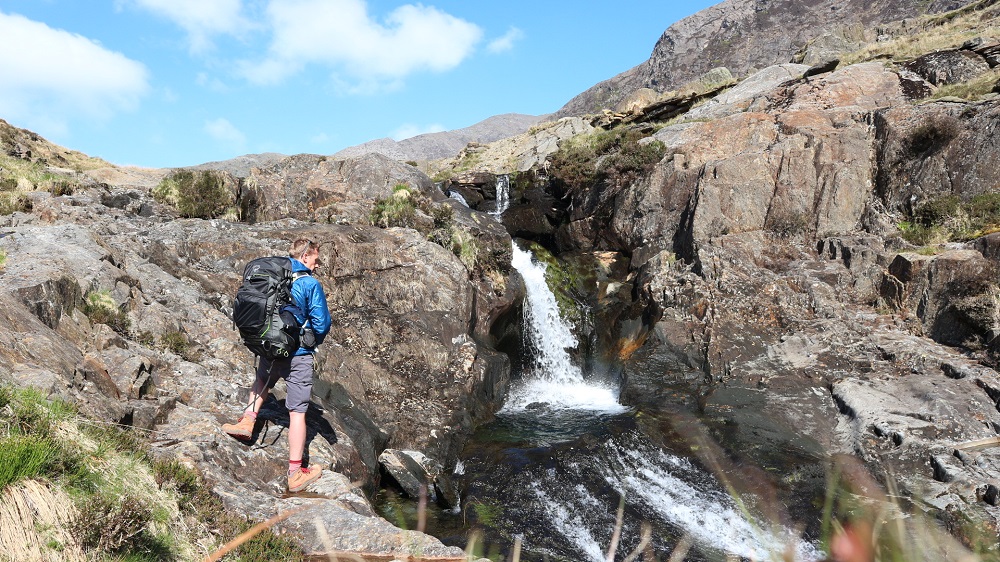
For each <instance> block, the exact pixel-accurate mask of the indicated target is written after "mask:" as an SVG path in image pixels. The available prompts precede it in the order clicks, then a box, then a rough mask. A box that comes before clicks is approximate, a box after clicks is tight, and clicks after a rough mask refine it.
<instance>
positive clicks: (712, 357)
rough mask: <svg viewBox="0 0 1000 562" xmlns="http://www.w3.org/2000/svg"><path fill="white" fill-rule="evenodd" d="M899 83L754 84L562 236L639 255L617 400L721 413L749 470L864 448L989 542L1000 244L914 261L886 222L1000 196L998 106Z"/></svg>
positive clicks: (734, 93)
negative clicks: (760, 460)
mask: <svg viewBox="0 0 1000 562" xmlns="http://www.w3.org/2000/svg"><path fill="white" fill-rule="evenodd" d="M793 70H794V69H793ZM906 72H907V71H903V70H899V71H897V70H893V69H890V68H887V67H885V66H883V65H881V64H857V65H851V66H847V67H843V68H838V69H837V70H835V71H833V72H827V73H821V74H818V75H816V76H810V77H808V78H799V77H797V76H791V77H789V68H788V67H781V68H774V69H766V70H764V71H761V76H760V78H759V79H754V80H752V81H748V83H746V84H745V85H741V86H738V87H736V88H733V89H732V90H730V91H729V92H728V93H727V94H724V95H722V96H718V97H717V98H716V99H715V100H714V101H712V102H709V103H707V104H704V105H702V106H700V107H699V108H696V109H695V110H694V111H692V113H693V114H697V115H698V116H699V117H698V120H694V121H689V122H685V123H680V124H676V125H669V126H667V127H664V128H663V129H661V130H659V131H658V132H657V133H656V134H655V138H656V139H657V140H660V141H661V142H663V143H664V145H665V146H666V154H665V156H664V158H663V160H662V161H661V162H660V163H659V164H658V165H657V167H656V168H655V169H654V171H653V172H652V173H651V174H650V175H649V176H647V177H645V178H643V179H641V180H639V181H637V182H635V183H633V184H632V185H629V186H625V187H624V188H623V189H621V190H607V191H600V190H601V187H600V186H599V187H598V188H597V192H596V193H593V192H591V193H585V194H582V195H581V196H580V198H579V199H578V200H574V202H573V203H574V205H573V212H572V215H571V217H570V221H571V222H570V223H569V224H568V225H565V226H564V227H562V230H561V232H560V238H559V239H560V240H567V241H568V242H567V244H566V246H567V247H570V248H572V247H588V246H587V244H590V243H592V242H593V240H599V241H601V242H599V245H600V247H599V248H597V249H600V250H608V251H617V252H621V253H622V254H624V255H630V256H631V261H630V263H629V268H628V269H629V272H628V274H627V275H628V278H629V279H630V282H631V285H632V287H633V290H632V292H633V295H636V297H637V298H636V302H637V303H641V305H642V306H636V307H633V309H632V311H631V312H629V313H627V314H626V315H625V316H624V317H623V318H620V319H619V320H618V322H619V326H623V327H624V326H632V327H633V328H632V332H631V335H630V337H631V338H632V340H631V341H632V342H633V343H632V345H631V347H629V349H633V350H634V351H632V352H630V353H624V354H623V355H624V357H623V359H624V367H623V372H622V379H623V387H622V391H621V397H622V400H623V401H624V402H626V403H630V404H635V405H638V406H641V407H643V408H647V409H652V410H659V409H664V410H667V411H668V413H669V412H670V411H672V410H673V409H674V408H676V407H677V406H676V405H673V406H668V404H675V403H676V402H677V401H678V400H680V401H681V403H683V404H686V405H687V407H690V408H692V409H697V410H698V411H706V409H707V411H710V412H721V413H717V414H714V415H717V416H718V417H720V418H721V419H724V420H725V423H726V424H727V425H726V427H727V428H728V429H727V431H729V432H731V433H733V434H734V435H736V436H737V437H736V441H737V442H740V443H750V444H753V446H752V447H751V446H748V448H747V450H745V451H733V454H735V455H737V456H743V455H745V456H746V457H747V460H748V462H754V460H755V458H756V457H755V455H760V454H763V453H760V452H759V449H766V448H767V447H769V446H773V447H788V448H789V449H794V450H797V451H800V452H801V454H803V455H805V456H808V457H812V458H827V457H832V456H833V455H838V454H841V453H848V454H851V455H854V456H856V457H858V458H860V459H862V460H863V461H864V462H865V464H866V466H867V469H868V470H869V471H871V472H872V473H873V474H875V475H876V476H877V478H878V479H879V480H880V481H883V482H889V481H893V482H895V483H896V484H897V485H898V486H899V488H900V490H901V492H902V493H903V494H905V495H912V496H915V497H930V498H933V500H929V501H932V503H933V509H934V510H936V511H935V512H936V513H937V514H938V515H939V516H940V517H941V518H942V519H943V520H945V521H951V520H952V519H951V518H952V517H953V514H955V513H962V514H966V515H968V516H969V517H972V518H973V519H974V520H975V521H977V522H978V523H977V524H982V525H984V526H985V527H984V528H987V529H993V530H996V529H997V527H998V522H1000V511H998V510H997V507H996V494H995V493H994V492H993V491H992V490H995V488H996V482H997V479H998V478H1000V471H998V468H1000V465H998V463H1000V448H997V447H984V448H973V449H969V450H968V451H966V450H964V449H962V448H961V446H962V444H963V443H970V442H976V441H980V440H983V439H988V438H993V437H996V435H997V434H998V433H1000V411H998V406H997V404H998V398H1000V395H998V394H997V393H996V390H995V389H996V388H997V380H998V374H997V372H996V371H995V370H994V367H995V366H996V347H995V346H996V339H995V338H996V333H997V332H996V329H997V328H996V327H997V326H998V325H1000V309H998V306H997V304H996V303H997V300H996V297H995V295H996V291H997V289H996V287H997V283H996V274H995V271H996V267H997V265H998V262H997V255H998V252H997V251H995V249H994V246H995V241H994V240H993V238H992V237H984V238H982V239H980V240H977V241H974V242H971V243H969V244H960V243H956V244H952V245H949V246H947V247H945V248H943V249H942V250H941V251H939V252H938V253H936V254H935V255H922V254H919V253H916V252H913V251H907V250H908V249H909V250H912V249H914V248H906V244H905V242H902V241H901V240H900V239H899V237H898V229H897V227H896V223H897V222H898V221H899V220H900V219H899V217H900V216H901V214H902V213H904V212H907V211H910V210H912V209H913V207H914V206H915V205H917V204H919V203H920V202H922V201H927V200H931V199H933V198H934V197H940V196H942V195H950V194H954V195H958V196H960V197H963V198H971V197H972V196H973V195H975V194H978V193H983V192H988V191H990V190H991V189H992V187H991V186H994V185H995V184H996V181H997V177H996V170H997V169H1000V167H998V166H995V164H996V159H997V156H998V154H1000V153H998V151H997V148H996V147H997V146H1000V143H997V142H996V139H995V138H994V137H995V135H996V131H997V128H996V126H995V124H996V118H995V117H996V111H997V104H998V102H997V101H996V100H995V99H994V100H990V101H984V102H978V103H962V104H959V103H955V102H947V101H944V102H933V103H925V104H922V105H914V104H912V103H911V102H910V101H909V96H910V90H911V88H912V82H913V80H921V79H920V78H914V77H912V76H905V77H904V76H903V75H904V74H905V73H906ZM973 146H975V147H977V148H976V149H975V150H972V149H971V147H973ZM608 209H611V210H612V211H613V215H612V220H611V221H610V222H609V221H607V220H602V219H601V218H598V217H601V216H602V215H601V214H600V211H601V210H605V211H606V210H608ZM994 236H995V235H994ZM598 314H600V311H598ZM637 325H641V326H643V328H641V329H636V328H635V326H637ZM621 335H622V336H624V335H625V334H624V332H623V333H622V334H621ZM751 449H754V450H751Z"/></svg>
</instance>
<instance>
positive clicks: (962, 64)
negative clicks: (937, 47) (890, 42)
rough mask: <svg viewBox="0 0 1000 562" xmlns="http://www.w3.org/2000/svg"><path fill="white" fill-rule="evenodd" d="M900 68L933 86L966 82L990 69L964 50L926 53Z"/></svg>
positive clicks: (970, 52) (978, 58)
mask: <svg viewBox="0 0 1000 562" xmlns="http://www.w3.org/2000/svg"><path fill="white" fill-rule="evenodd" d="M902 66H903V68H905V69H907V70H910V71H912V72H915V73H916V74H917V75H919V76H920V77H922V78H923V79H924V80H927V81H928V82H930V83H931V84H933V85H935V86H947V85H948V84H958V83H959V82H968V81H969V80H971V79H973V78H975V77H976V76H979V75H980V74H982V73H984V72H987V71H989V69H990V65H989V64H988V63H987V62H986V60H985V59H984V58H983V57H982V56H980V55H979V54H978V53H976V52H973V51H968V50H964V49H959V50H954V51H938V52H936V53H928V54H926V55H923V56H920V57H917V58H915V59H913V60H911V61H908V62H905V63H903V65H902Z"/></svg>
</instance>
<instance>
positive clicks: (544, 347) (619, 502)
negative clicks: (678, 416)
mask: <svg viewBox="0 0 1000 562" xmlns="http://www.w3.org/2000/svg"><path fill="white" fill-rule="evenodd" d="M513 252H514V259H513V266H514V267H515V268H516V269H517V270H518V272H519V273H520V274H521V275H522V277H523V278H524V280H525V285H526V288H527V297H526V302H525V305H524V317H525V318H524V322H525V325H524V333H525V340H526V341H525V342H524V346H525V349H526V354H525V355H526V357H525V358H523V360H522V362H521V363H522V367H521V369H520V372H519V373H513V378H514V382H513V383H512V388H511V391H510V394H509V396H508V399H507V401H506V403H505V405H504V407H503V409H502V410H501V411H500V412H498V413H497V416H496V420H495V421H494V422H492V423H490V424H487V425H485V426H483V427H481V428H480V429H479V430H478V431H477V433H476V434H475V435H474V436H473V438H472V439H471V441H470V443H469V444H468V445H467V447H466V449H465V451H464V453H463V455H462V459H461V462H460V463H459V465H458V467H456V471H455V472H456V474H455V477H456V480H458V481H459V482H461V484H462V486H463V489H464V493H463V497H462V505H461V506H460V507H459V508H458V509H457V510H453V511H446V510H441V509H437V508H433V509H432V510H431V512H430V517H429V519H428V527H427V532H429V533H430V534H432V535H435V536H437V537H438V538H440V539H441V540H442V541H443V542H445V543H446V544H450V545H456V546H461V547H466V545H467V543H469V542H470V540H471V541H474V542H476V543H477V547H476V549H475V552H476V553H477V554H480V555H482V556H487V557H489V558H491V559H493V560H507V559H510V557H511V553H512V551H511V549H512V545H513V543H514V542H515V541H516V540H519V541H520V543H521V545H522V546H521V551H520V552H521V554H520V559H521V560H525V561H534V560H567V561H588V562H600V561H604V560H607V559H608V550H609V548H610V545H612V543H613V542H614V541H615V540H616V539H615V537H614V534H615V530H616V529H617V528H620V538H618V539H617V540H618V545H617V548H616V551H615V556H614V559H615V560H627V559H632V560H634V559H642V560H647V559H649V560H651V559H653V558H649V557H648V553H652V555H653V556H655V559H658V560H667V559H670V557H671V555H672V554H681V555H683V556H681V557H680V558H678V559H683V560H741V559H742V560H769V559H777V558H778V557H780V556H781V555H782V554H783V553H785V552H789V551H792V552H794V559H795V560H800V561H810V560H819V559H821V558H822V556H821V554H820V553H819V551H818V549H817V547H816V546H815V545H814V544H813V543H812V542H811V541H809V540H805V539H802V538H800V534H799V533H797V532H795V531H793V530H791V529H789V528H787V527H785V526H783V525H777V524H772V523H770V522H768V519H767V518H765V517H763V515H762V514H761V513H759V512H758V511H759V510H758V509H756V508H755V507H754V506H752V505H747V504H746V503H744V502H741V501H738V500H736V499H734V497H733V496H732V495H731V494H730V493H728V492H727V489H726V486H725V485H723V484H722V483H720V481H719V480H718V479H717V477H716V476H715V475H713V472H712V471H711V470H709V469H708V468H707V467H705V466H704V465H703V463H702V461H700V460H699V459H698V457H697V456H696V455H694V454H692V450H693V449H694V447H692V444H691V443H690V442H689V441H686V440H685V438H683V437H681V436H679V435H678V434H677V432H674V431H671V430H664V429H663V427H664V426H669V425H672V424H674V423H675V421H674V420H669V419H665V415H664V414H662V413H659V414H656V413H649V412H642V411H637V410H634V409H630V408H627V407H625V406H623V405H621V404H620V403H619V402H618V388H617V383H616V381H614V380H605V379H604V377H602V376H600V375H594V374H590V373H585V372H583V370H582V369H581V367H580V366H578V365H577V363H576V361H574V358H573V355H572V353H571V351H572V350H574V349H575V348H576V347H577V345H578V342H577V341H576V338H575V337H574V336H573V333H572V330H571V328H570V326H569V325H567V323H566V322H565V321H563V319H562V318H561V316H560V314H559V308H558V306H557V303H556V298H555V296H554V295H553V294H552V292H551V290H549V287H548V286H547V284H546V281H545V266H544V265H543V264H539V263H537V262H536V261H534V260H533V259H532V255H531V254H530V252H528V251H525V250H522V249H521V248H519V247H517V245H516V244H515V246H514V249H513ZM517 363H518V362H517V361H515V364H517ZM751 408H752V406H751ZM667 417H669V416H667ZM779 454H780V453H779ZM799 460H800V459H788V460H787V463H788V464H789V465H791V464H792V463H794V462H799ZM779 462H785V461H779ZM413 504H414V502H412V501H408V500H405V499H400V498H396V497H394V496H393V494H392V492H390V491H385V492H383V496H382V497H381V498H380V499H379V509H380V511H381V513H382V515H383V516H385V517H386V518H387V519H389V520H390V521H393V522H395V523H397V524H401V525H402V526H407V523H409V528H413V525H412V523H410V522H412V521H415V520H416V513H415V508H414V506H413ZM619 512H620V520H621V522H620V523H618V522H617V521H618V519H619ZM640 549H642V550H643V551H645V552H646V553H647V555H646V556H642V557H639V555H640V554H641V551H640ZM630 555H632V556H631V557H630ZM636 557H638V558H636Z"/></svg>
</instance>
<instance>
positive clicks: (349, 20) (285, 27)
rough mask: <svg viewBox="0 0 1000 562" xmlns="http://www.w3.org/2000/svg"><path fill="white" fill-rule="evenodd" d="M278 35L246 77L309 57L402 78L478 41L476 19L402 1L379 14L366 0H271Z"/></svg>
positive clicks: (447, 63)
mask: <svg viewBox="0 0 1000 562" xmlns="http://www.w3.org/2000/svg"><path fill="white" fill-rule="evenodd" d="M267 17H268V20H269V24H270V25H271V27H272V31H273V37H272V40H271V45H270V48H269V49H268V53H267V56H266V57H265V58H264V59H263V60H259V61H254V62H249V61H248V62H244V64H243V65H242V71H243V74H244V76H246V77H247V78H248V79H249V80H251V81H253V82H256V83H261V84H267V83H277V82H280V81H282V80H284V79H285V78H287V77H289V76H292V75H294V74H296V73H298V72H299V71H300V70H302V68H303V67H305V66H306V65H309V64H319V65H325V66H328V67H330V68H331V71H333V72H334V73H336V74H339V73H343V74H345V75H347V76H349V77H351V78H352V80H354V81H360V82H362V83H370V82H372V81H377V82H379V83H382V82H390V83H393V82H397V81H398V80H399V79H401V78H403V77H405V76H408V75H409V74H412V73H414V72H419V71H432V72H443V71H446V70H450V69H452V68H454V67H456V66H458V65H459V64H460V63H461V62H462V61H463V60H465V59H466V57H468V56H469V55H470V54H471V53H472V50H473V49H474V48H475V46H476V44H478V43H479V41H480V39H481V38H482V35H483V32H482V30H481V29H480V28H479V26H477V25H475V24H473V23H470V22H468V21H465V20H462V19H459V18H457V17H455V16H452V15H449V14H447V13H445V12H442V11H440V10H438V9H437V8H434V7H431V6H424V5H421V4H416V5H411V4H407V5H403V6H400V7H398V8H396V9H395V10H393V11H392V12H390V13H389V14H388V15H387V16H386V17H385V19H384V21H379V20H377V19H374V18H373V17H372V16H371V15H370V14H369V13H368V6H367V3H366V2H365V1H364V0H271V1H270V3H269V4H268V7H267Z"/></svg>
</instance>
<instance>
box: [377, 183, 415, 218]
mask: <svg viewBox="0 0 1000 562" xmlns="http://www.w3.org/2000/svg"><path fill="white" fill-rule="evenodd" d="M418 199H419V193H417V191H416V190H415V189H412V188H411V187H410V186H408V185H406V184H405V183H401V184H397V185H396V186H395V187H394V188H393V190H392V195H390V196H388V197H385V198H383V199H377V200H376V201H375V206H374V208H373V209H372V212H371V214H370V215H369V217H368V220H369V221H370V222H371V224H372V225H373V226H378V227H381V228H392V227H402V228H413V227H414V226H416V217H417V205H418V204H419V202H418Z"/></svg>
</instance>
